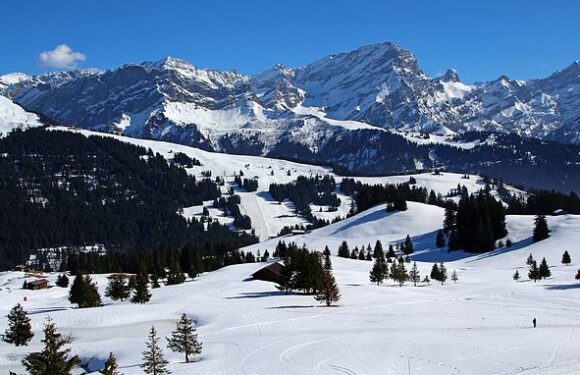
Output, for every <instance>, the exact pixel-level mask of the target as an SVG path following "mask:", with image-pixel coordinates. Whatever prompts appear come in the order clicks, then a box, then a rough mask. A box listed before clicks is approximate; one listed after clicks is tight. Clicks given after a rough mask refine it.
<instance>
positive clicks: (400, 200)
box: [340, 178, 447, 214]
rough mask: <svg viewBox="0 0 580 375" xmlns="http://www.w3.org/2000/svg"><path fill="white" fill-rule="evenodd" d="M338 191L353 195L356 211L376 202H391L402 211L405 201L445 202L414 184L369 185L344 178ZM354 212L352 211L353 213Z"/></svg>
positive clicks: (393, 206)
mask: <svg viewBox="0 0 580 375" xmlns="http://www.w3.org/2000/svg"><path fill="white" fill-rule="evenodd" d="M340 191H341V192H342V193H344V194H346V195H350V196H354V197H355V202H356V210H357V212H362V211H364V210H367V209H369V208H371V207H373V206H376V205H377V204H380V203H384V202H392V203H393V205H392V206H391V207H392V208H393V209H394V210H399V211H404V210H406V209H407V207H406V203H405V201H412V202H420V203H427V204H433V205H438V206H442V207H444V206H446V205H447V202H446V201H445V200H444V199H443V197H442V196H441V195H440V194H436V193H435V191H433V190H431V191H429V190H427V189H426V188H423V187H418V186H415V185H414V184H409V183H403V184H386V185H379V184H377V185H369V184H363V183H362V182H360V181H355V180H354V179H352V178H345V179H343V180H342V182H341V184H340ZM354 213H356V212H353V214H354Z"/></svg>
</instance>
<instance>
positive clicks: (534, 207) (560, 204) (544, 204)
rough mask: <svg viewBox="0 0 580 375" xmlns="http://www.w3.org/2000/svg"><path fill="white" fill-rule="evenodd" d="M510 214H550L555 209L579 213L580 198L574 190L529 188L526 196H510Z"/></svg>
mask: <svg viewBox="0 0 580 375" xmlns="http://www.w3.org/2000/svg"><path fill="white" fill-rule="evenodd" d="M506 201H507V202H509V207H508V214H510V215H551V214H552V213H554V211H556V210H564V212H567V213H569V214H580V198H579V197H578V194H577V193H576V192H573V191H572V192H570V193H569V194H564V193H561V192H558V191H555V190H530V191H529V195H528V196H527V198H524V197H521V196H511V198H510V199H509V200H506Z"/></svg>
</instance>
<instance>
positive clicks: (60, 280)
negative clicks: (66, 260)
mask: <svg viewBox="0 0 580 375" xmlns="http://www.w3.org/2000/svg"><path fill="white" fill-rule="evenodd" d="M68 283H69V279H68V276H67V275H66V274H64V273H63V274H62V275H58V277H57V278H56V283H55V284H56V286H59V287H61V288H68Z"/></svg>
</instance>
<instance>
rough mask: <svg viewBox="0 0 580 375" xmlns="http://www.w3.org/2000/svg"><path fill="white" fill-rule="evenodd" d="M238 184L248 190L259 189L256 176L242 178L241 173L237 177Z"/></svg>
mask: <svg viewBox="0 0 580 375" xmlns="http://www.w3.org/2000/svg"><path fill="white" fill-rule="evenodd" d="M235 181H236V184H238V186H239V187H241V188H243V189H244V190H246V191H256V190H258V180H257V179H255V178H242V177H241V176H240V175H238V176H236V178H235Z"/></svg>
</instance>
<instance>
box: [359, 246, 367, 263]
mask: <svg viewBox="0 0 580 375" xmlns="http://www.w3.org/2000/svg"><path fill="white" fill-rule="evenodd" d="M365 258H366V256H365V248H364V246H363V247H362V248H361V249H360V251H359V252H358V260H365Z"/></svg>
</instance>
